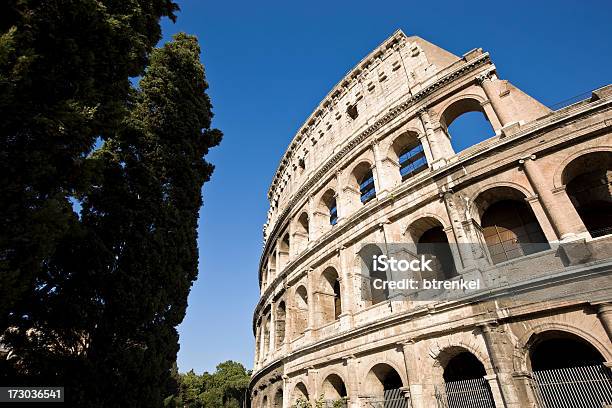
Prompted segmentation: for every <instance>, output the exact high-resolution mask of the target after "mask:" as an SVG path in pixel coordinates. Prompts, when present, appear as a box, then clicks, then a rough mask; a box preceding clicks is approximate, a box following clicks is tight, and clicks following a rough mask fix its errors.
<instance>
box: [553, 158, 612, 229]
mask: <svg viewBox="0 0 612 408" xmlns="http://www.w3.org/2000/svg"><path fill="white" fill-rule="evenodd" d="M561 182H562V183H563V185H564V186H565V192H566V193H567V195H568V197H569V198H570V201H571V202H572V205H573V206H574V208H575V210H576V212H577V213H578V215H579V216H580V219H581V220H582V223H583V224H584V226H585V227H586V229H587V231H589V234H590V235H591V236H592V237H593V238H596V237H599V236H603V235H608V234H610V233H612V152H611V151H592V152H589V153H584V154H582V155H580V156H577V157H575V158H574V159H573V160H572V161H570V162H569V163H567V164H566V166H565V167H564V168H563V171H562V173H561Z"/></svg>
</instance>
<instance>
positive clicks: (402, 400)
mask: <svg viewBox="0 0 612 408" xmlns="http://www.w3.org/2000/svg"><path fill="white" fill-rule="evenodd" d="M364 402H365V406H366V407H367V408H409V406H410V405H408V400H407V399H406V397H405V396H404V393H403V392H402V390H401V389H400V388H394V389H390V390H385V391H384V395H383V396H382V398H380V397H370V398H367V399H365V400H364Z"/></svg>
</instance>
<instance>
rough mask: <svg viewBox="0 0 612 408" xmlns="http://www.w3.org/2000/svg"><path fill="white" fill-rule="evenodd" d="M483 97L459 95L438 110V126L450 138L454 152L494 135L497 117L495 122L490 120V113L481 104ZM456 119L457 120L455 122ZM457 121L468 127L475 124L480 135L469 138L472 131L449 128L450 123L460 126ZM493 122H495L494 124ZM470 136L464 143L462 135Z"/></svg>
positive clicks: (471, 135)
mask: <svg viewBox="0 0 612 408" xmlns="http://www.w3.org/2000/svg"><path fill="white" fill-rule="evenodd" d="M483 102H484V99H483V98H482V97H480V96H478V95H474V94H470V95H460V96H458V97H456V98H454V99H453V100H452V101H449V102H448V103H447V104H446V105H445V106H444V108H443V110H441V111H440V112H441V113H440V117H439V119H440V127H441V129H442V132H443V133H445V134H446V135H447V136H448V137H449V138H450V140H451V145H452V146H453V150H454V151H455V152H457V153H458V152H460V151H462V150H464V149H466V148H468V147H469V146H473V145H474V144H477V143H479V142H481V141H483V140H486V139H487V138H489V137H492V136H494V135H495V129H494V128H495V125H496V124H497V118H495V122H493V121H492V117H491V116H490V115H491V114H492V113H491V112H487V111H486V110H485V108H484V106H483ZM456 121H457V122H456ZM459 122H464V123H463V124H464V125H465V124H469V125H470V126H469V127H470V128H473V127H474V126H476V127H477V128H478V129H479V132H482V137H479V138H478V140H476V141H474V140H471V138H472V137H473V134H474V133H473V131H471V132H470V134H467V133H463V132H461V133H457V130H458V129H457V127H456V126H455V129H451V125H453V124H457V125H459V126H461V124H460V123H459ZM494 123H495V124H494ZM467 136H470V140H469V143H465V141H464V140H463V139H464V137H466V139H467Z"/></svg>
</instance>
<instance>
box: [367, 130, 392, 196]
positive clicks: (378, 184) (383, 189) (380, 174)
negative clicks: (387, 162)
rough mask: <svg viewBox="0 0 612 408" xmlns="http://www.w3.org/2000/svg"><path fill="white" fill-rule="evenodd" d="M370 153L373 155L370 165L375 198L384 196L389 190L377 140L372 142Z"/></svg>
mask: <svg viewBox="0 0 612 408" xmlns="http://www.w3.org/2000/svg"><path fill="white" fill-rule="evenodd" d="M371 146H372V154H373V155H374V166H373V167H372V176H373V177H374V187H375V188H376V198H382V197H384V196H385V195H386V194H387V193H388V192H389V190H388V189H387V183H386V180H385V177H384V174H385V172H384V171H383V164H382V159H381V157H380V149H379V147H378V141H376V140H375V141H374V142H372V145H371Z"/></svg>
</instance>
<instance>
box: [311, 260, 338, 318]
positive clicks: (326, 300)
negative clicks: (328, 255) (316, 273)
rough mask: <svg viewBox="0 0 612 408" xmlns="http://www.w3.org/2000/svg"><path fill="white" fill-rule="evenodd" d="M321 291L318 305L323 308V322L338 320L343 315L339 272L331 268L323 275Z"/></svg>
mask: <svg viewBox="0 0 612 408" xmlns="http://www.w3.org/2000/svg"><path fill="white" fill-rule="evenodd" d="M321 278H322V279H321V280H322V282H321V289H320V291H319V293H318V296H319V301H318V302H317V304H318V305H319V307H320V308H321V316H322V320H323V322H326V323H327V322H331V321H334V320H338V319H339V318H340V314H341V313H342V298H341V295H340V281H339V279H338V272H336V270H335V269H334V268H333V267H329V268H327V269H325V271H323V273H322V274H321Z"/></svg>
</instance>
